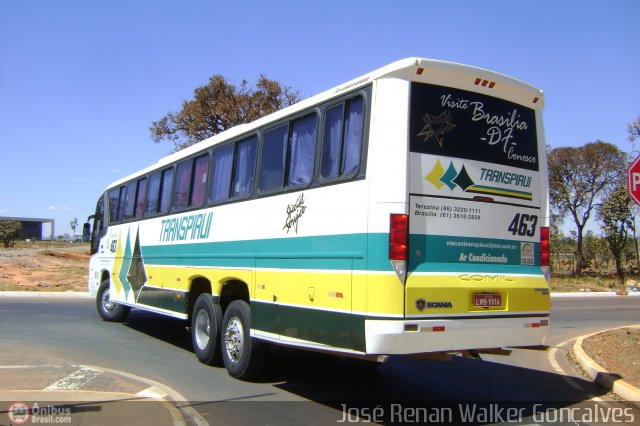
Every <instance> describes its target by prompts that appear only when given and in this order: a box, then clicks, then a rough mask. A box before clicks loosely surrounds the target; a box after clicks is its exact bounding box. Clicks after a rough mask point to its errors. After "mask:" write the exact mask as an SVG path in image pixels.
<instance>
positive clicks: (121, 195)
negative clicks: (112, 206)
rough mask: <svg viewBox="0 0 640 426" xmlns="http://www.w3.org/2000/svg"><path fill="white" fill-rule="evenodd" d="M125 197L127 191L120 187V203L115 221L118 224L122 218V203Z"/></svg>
mask: <svg viewBox="0 0 640 426" xmlns="http://www.w3.org/2000/svg"><path fill="white" fill-rule="evenodd" d="M126 197H127V190H126V187H124V186H123V187H121V188H120V201H118V218H117V221H118V222H122V216H124V204H125V203H124V202H125V199H126Z"/></svg>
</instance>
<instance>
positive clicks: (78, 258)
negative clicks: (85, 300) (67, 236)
mask: <svg viewBox="0 0 640 426" xmlns="http://www.w3.org/2000/svg"><path fill="white" fill-rule="evenodd" d="M88 266H89V245H88V244H83V243H56V242H51V241H48V242H47V241H39V242H36V243H23V242H21V243H18V244H16V247H11V248H4V247H2V248H0V291H87V278H88V275H87V274H88Z"/></svg>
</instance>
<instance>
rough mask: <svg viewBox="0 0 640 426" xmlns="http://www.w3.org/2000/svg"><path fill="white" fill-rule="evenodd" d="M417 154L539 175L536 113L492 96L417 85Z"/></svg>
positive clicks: (414, 106) (414, 133)
mask: <svg viewBox="0 0 640 426" xmlns="http://www.w3.org/2000/svg"><path fill="white" fill-rule="evenodd" d="M410 120H411V123H410V131H411V133H410V149H411V152H417V153H422V154H432V155H441V156H446V157H454V158H463V159H469V160H477V161H484V162H488V163H494V164H501V165H505V166H511V167H517V168H521V169H526V170H532V171H537V170H538V167H539V166H538V146H537V134H536V120H535V111H534V110H532V109H530V108H527V107H524V106H522V105H519V104H516V103H513V102H510V101H506V100H504V99H499V98H495V97H492V96H487V95H482V94H478V93H474V92H468V91H464V90H459V89H454V88H451V87H444V86H436V85H432V84H424V83H412V84H411V115H410Z"/></svg>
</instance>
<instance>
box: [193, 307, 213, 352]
mask: <svg viewBox="0 0 640 426" xmlns="http://www.w3.org/2000/svg"><path fill="white" fill-rule="evenodd" d="M195 334H196V344H197V345H198V347H199V348H200V349H204V348H206V347H207V345H208V344H209V338H210V336H211V322H210V321H209V315H207V313H206V312H205V310H204V309H201V310H199V311H198V314H197V315H196V324H195Z"/></svg>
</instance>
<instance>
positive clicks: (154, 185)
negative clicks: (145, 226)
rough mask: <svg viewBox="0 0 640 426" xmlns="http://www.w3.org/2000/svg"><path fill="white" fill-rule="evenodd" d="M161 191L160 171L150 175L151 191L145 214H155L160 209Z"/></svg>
mask: <svg viewBox="0 0 640 426" xmlns="http://www.w3.org/2000/svg"><path fill="white" fill-rule="evenodd" d="M159 193H160V172H157V173H154V174H152V175H151V176H149V191H148V192H147V202H146V206H145V209H144V214H145V216H148V215H152V214H155V213H156V212H157V211H158V196H159Z"/></svg>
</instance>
